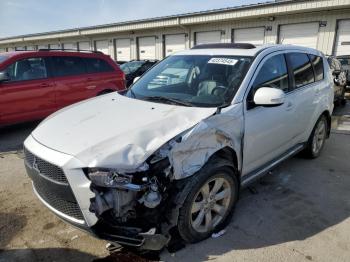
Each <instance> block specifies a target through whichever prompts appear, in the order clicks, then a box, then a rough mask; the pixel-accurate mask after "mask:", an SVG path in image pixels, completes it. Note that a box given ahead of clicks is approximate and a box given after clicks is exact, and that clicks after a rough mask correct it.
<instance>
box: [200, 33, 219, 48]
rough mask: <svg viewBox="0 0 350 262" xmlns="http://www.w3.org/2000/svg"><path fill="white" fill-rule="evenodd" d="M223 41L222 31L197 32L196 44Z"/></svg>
mask: <svg viewBox="0 0 350 262" xmlns="http://www.w3.org/2000/svg"><path fill="white" fill-rule="evenodd" d="M220 42H221V31H211V32H197V33H196V45H201V44H213V43H220Z"/></svg>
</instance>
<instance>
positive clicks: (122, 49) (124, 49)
mask: <svg viewBox="0 0 350 262" xmlns="http://www.w3.org/2000/svg"><path fill="white" fill-rule="evenodd" d="M130 47H131V43H130V39H116V40H115V54H116V56H117V61H130V59H131V52H130V49H131V48H130Z"/></svg>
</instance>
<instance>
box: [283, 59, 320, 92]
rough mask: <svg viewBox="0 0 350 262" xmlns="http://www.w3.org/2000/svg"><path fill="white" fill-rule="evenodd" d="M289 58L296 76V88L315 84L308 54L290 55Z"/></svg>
mask: <svg viewBox="0 0 350 262" xmlns="http://www.w3.org/2000/svg"><path fill="white" fill-rule="evenodd" d="M287 57H288V62H289V64H290V66H291V68H292V71H293V74H294V80H295V87H296V88H300V87H302V86H305V85H308V84H311V83H313V82H315V79H314V72H313V69H312V65H311V63H310V60H309V57H308V55H307V54H304V53H289V54H287Z"/></svg>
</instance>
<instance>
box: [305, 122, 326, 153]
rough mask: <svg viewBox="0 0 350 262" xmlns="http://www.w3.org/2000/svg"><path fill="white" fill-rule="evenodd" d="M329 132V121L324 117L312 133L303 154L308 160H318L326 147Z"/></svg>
mask: <svg viewBox="0 0 350 262" xmlns="http://www.w3.org/2000/svg"><path fill="white" fill-rule="evenodd" d="M327 132H328V125H327V119H326V117H325V116H324V115H322V116H321V117H320V118H319V119H318V121H317V122H316V125H315V127H314V129H313V130H312V132H311V135H310V137H309V140H308V142H307V145H306V148H305V149H304V151H303V153H304V156H306V157H307V158H317V157H318V156H319V155H320V154H321V151H322V149H323V147H324V144H325V141H326V137H327Z"/></svg>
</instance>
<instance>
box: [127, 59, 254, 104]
mask: <svg viewBox="0 0 350 262" xmlns="http://www.w3.org/2000/svg"><path fill="white" fill-rule="evenodd" d="M251 61H252V58H251V57H243V56H209V55H175V56H170V57H168V58H166V59H164V60H163V61H162V62H160V63H159V64H157V65H156V66H155V67H153V68H152V69H151V70H150V71H148V73H146V74H145V75H144V76H143V77H142V78H141V79H140V80H138V81H137V82H136V83H135V84H134V85H133V86H132V88H131V89H130V90H129V92H128V94H127V95H128V96H130V97H134V98H137V99H144V100H154V101H157V102H163V103H176V101H178V102H179V103H178V104H182V105H188V106H199V107H218V106H225V105H228V104H229V103H230V102H231V100H232V98H233V96H234V95H235V94H236V92H237V90H238V88H239V86H240V84H241V82H242V80H243V78H244V77H245V74H246V73H247V71H248V69H249V66H250V64H251Z"/></svg>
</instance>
